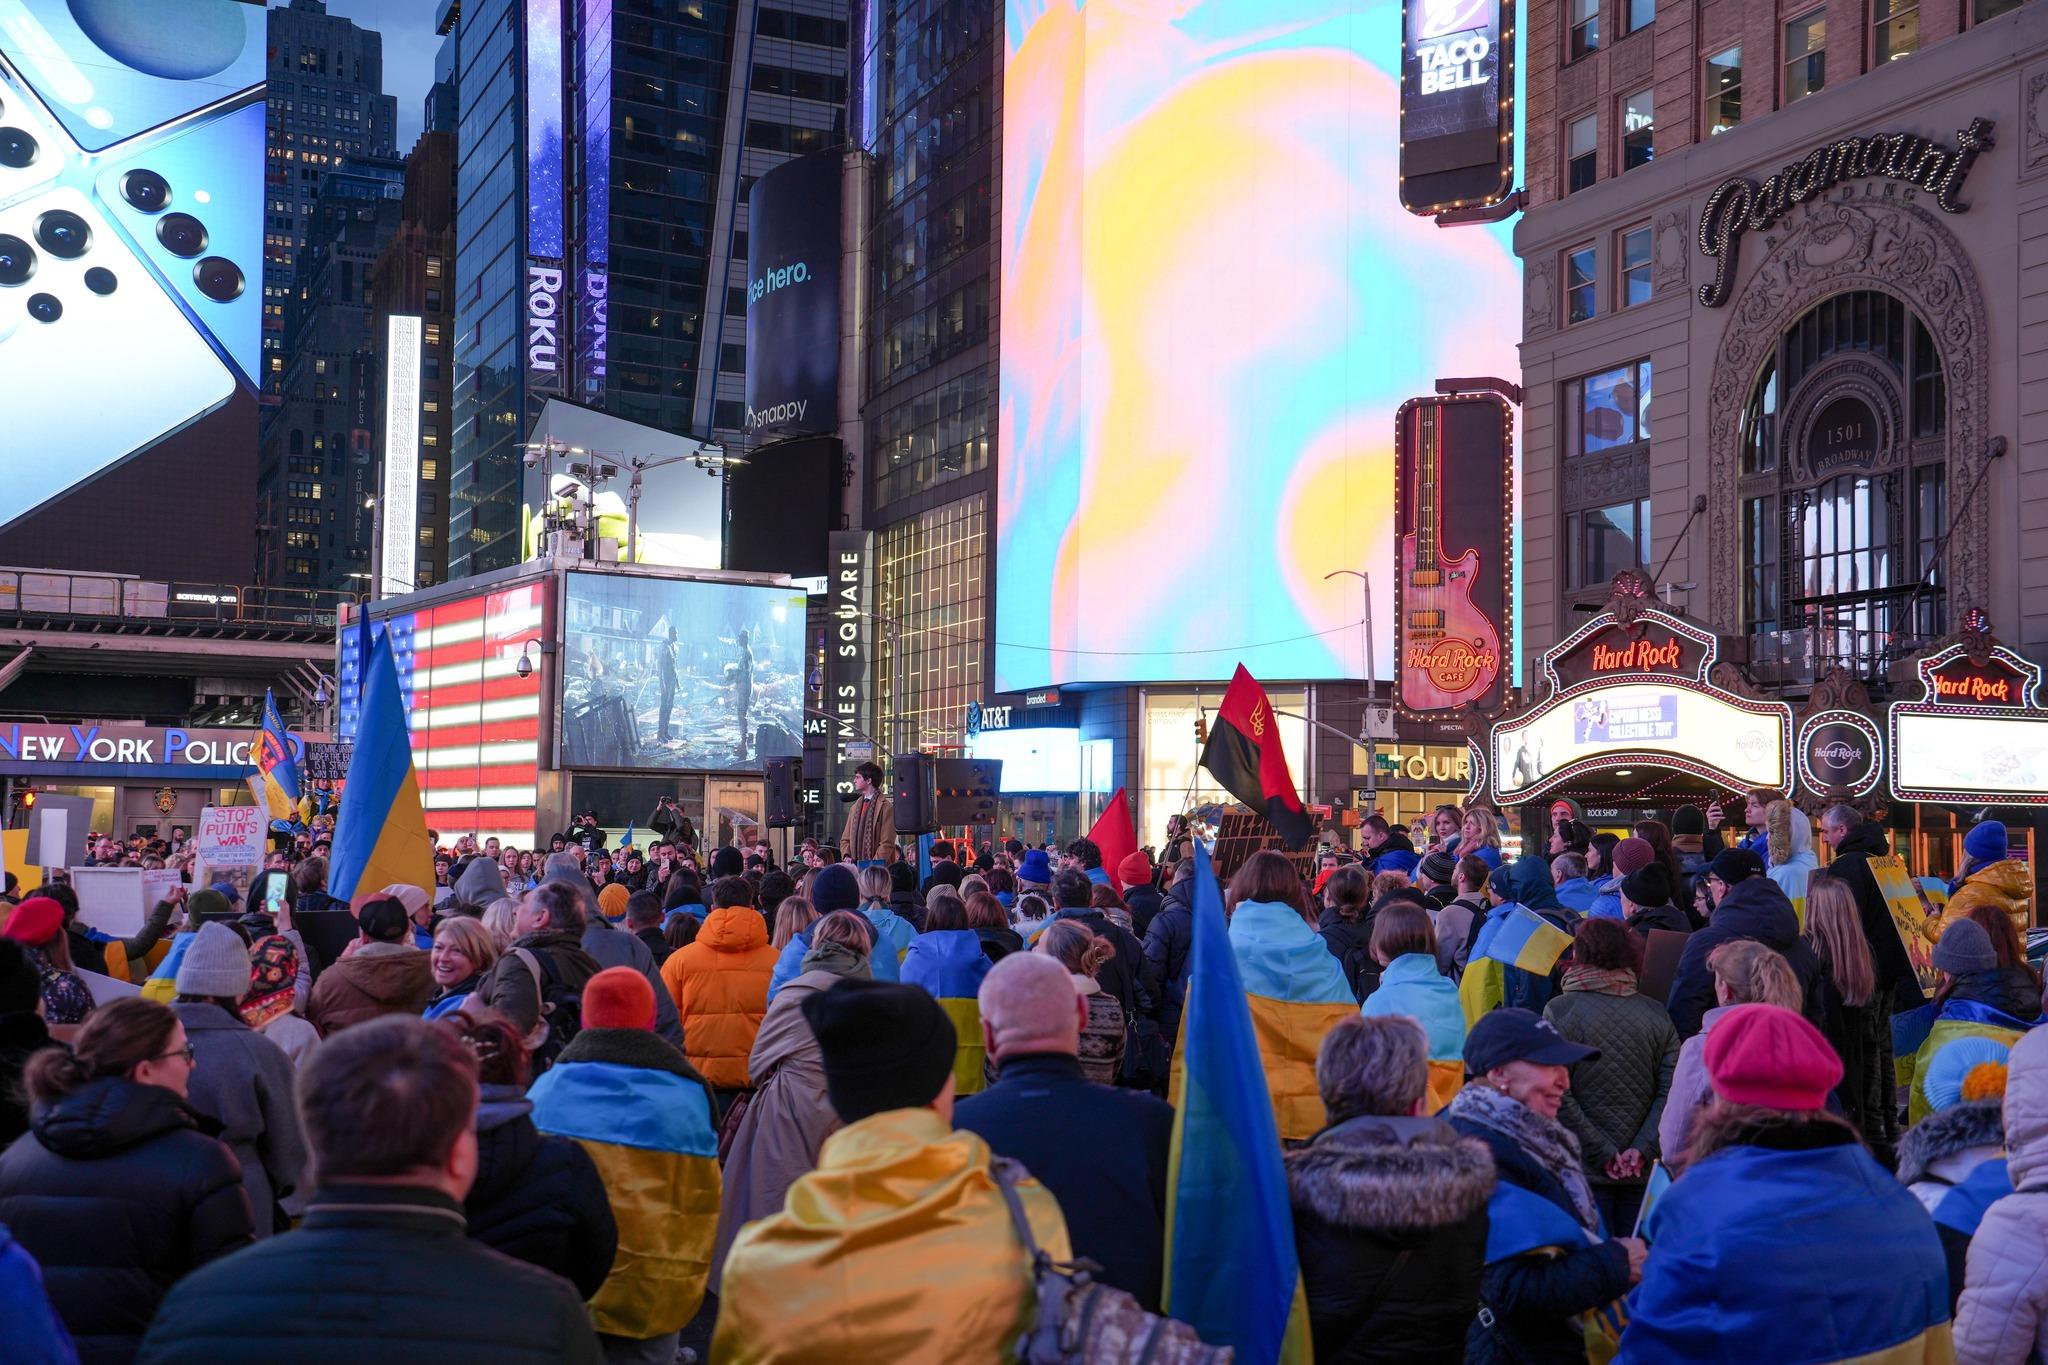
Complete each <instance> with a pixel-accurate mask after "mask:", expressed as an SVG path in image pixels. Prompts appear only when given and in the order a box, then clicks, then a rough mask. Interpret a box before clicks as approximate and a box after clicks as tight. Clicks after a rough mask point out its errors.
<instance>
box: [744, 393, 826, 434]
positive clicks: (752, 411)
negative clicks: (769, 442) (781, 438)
mask: <svg viewBox="0 0 2048 1365" xmlns="http://www.w3.org/2000/svg"><path fill="white" fill-rule="evenodd" d="M810 405H811V400H810V399H808V398H799V399H798V400H797V401H795V402H794V403H777V404H776V405H775V406H774V407H770V408H748V409H747V425H748V426H749V427H772V426H780V425H781V424H782V423H784V422H801V421H803V420H804V409H806V408H808V407H810Z"/></svg>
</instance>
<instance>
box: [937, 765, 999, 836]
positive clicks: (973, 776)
mask: <svg viewBox="0 0 2048 1365" xmlns="http://www.w3.org/2000/svg"><path fill="white" fill-rule="evenodd" d="M931 769H932V788H933V800H932V817H933V819H934V820H935V821H936V822H937V823H939V824H941V825H945V826H947V827H949V828H950V827H951V826H954V825H993V824H994V823H995V822H996V799H997V795H998V794H999V793H1000V792H1001V791H1002V786H1003V761H1002V760H1001V759H999V758H935V759H933V760H932V761H931Z"/></svg>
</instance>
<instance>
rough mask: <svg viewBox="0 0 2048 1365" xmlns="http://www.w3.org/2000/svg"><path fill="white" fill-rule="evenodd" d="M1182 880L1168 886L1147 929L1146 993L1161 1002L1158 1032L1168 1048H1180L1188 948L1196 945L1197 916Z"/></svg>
mask: <svg viewBox="0 0 2048 1365" xmlns="http://www.w3.org/2000/svg"><path fill="white" fill-rule="evenodd" d="M1192 884H1193V883H1190V882H1181V883H1179V884H1177V885H1175V886H1173V887H1171V888H1170V889H1168V891H1167V893H1166V896H1165V898H1164V899H1162V900H1161V901H1160V902H1159V913H1158V914H1156V915H1154V916H1152V923H1151V924H1149V925H1147V926H1146V928H1145V970H1144V978H1145V992H1146V994H1147V995H1149V996H1150V997H1151V998H1152V999H1154V1000H1156V1001H1158V1002H1159V1034H1160V1036H1161V1037H1163V1038H1164V1039H1166V1045H1167V1046H1168V1047H1178V1046H1179V1039H1180V1012H1181V1006H1182V1004H1183V1003H1184V1002H1185V1001H1186V1000H1187V993H1188V950H1189V949H1190V948H1191V947H1193V945H1194V928H1195V916H1194V909H1193V907H1192V906H1191V904H1190V903H1189V901H1188V896H1189V894H1190V892H1189V891H1188V888H1189V887H1190V886H1191V885H1192Z"/></svg>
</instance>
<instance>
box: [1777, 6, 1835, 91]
mask: <svg viewBox="0 0 2048 1365" xmlns="http://www.w3.org/2000/svg"><path fill="white" fill-rule="evenodd" d="M1827 45H1828V12H1827V11H1826V10H1824V9H1817V10H1815V11H1814V12H1813V13H1811V14H1806V15H1801V16H1800V17H1799V18H1797V19H1794V20H1792V21H1791V22H1790V23H1788V24H1786V25H1785V103H1787V104H1790V103H1791V102H1792V101H1794V100H1797V99H1804V98H1806V97H1807V96H1808V95H1811V94H1813V93H1815V92H1816V91H1818V90H1821V89H1823V88H1824V87H1825V86H1826V85H1827V83H1828V54H1827Z"/></svg>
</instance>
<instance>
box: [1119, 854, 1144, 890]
mask: <svg viewBox="0 0 2048 1365" xmlns="http://www.w3.org/2000/svg"><path fill="white" fill-rule="evenodd" d="M1116 879H1117V881H1119V882H1120V883H1122V884H1123V885H1125V886H1149V885H1151V882H1152V860H1151V859H1150V858H1147V857H1146V856H1145V850H1143V849H1139V850H1137V851H1136V852H1134V853H1126V854H1125V855H1124V859H1123V861H1122V862H1120V863H1118V864H1117V865H1116Z"/></svg>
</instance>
